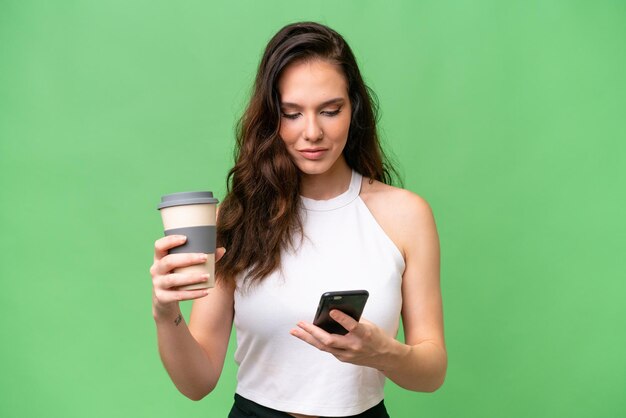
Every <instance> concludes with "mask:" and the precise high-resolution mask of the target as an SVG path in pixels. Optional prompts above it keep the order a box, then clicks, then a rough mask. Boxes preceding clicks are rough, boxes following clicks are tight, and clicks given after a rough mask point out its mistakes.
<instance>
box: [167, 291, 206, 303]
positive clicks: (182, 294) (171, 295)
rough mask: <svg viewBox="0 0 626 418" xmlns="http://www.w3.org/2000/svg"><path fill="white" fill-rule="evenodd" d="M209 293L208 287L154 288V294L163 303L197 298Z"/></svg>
mask: <svg viewBox="0 0 626 418" xmlns="http://www.w3.org/2000/svg"><path fill="white" fill-rule="evenodd" d="M208 294H209V289H196V290H162V289H158V291H156V290H155V295H156V297H157V299H158V300H159V302H160V303H161V304H163V305H165V304H168V303H174V302H182V301H184V300H192V299H199V298H202V297H205V296H206V295H208Z"/></svg>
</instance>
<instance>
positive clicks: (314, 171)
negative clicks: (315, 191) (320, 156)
mask: <svg viewBox="0 0 626 418" xmlns="http://www.w3.org/2000/svg"><path fill="white" fill-rule="evenodd" d="M297 166H298V169H299V170H300V171H301V172H302V174H306V175H309V176H315V175H318V174H324V173H326V172H327V171H328V170H330V166H329V165H328V164H320V163H314V164H311V163H310V162H309V161H307V162H305V163H304V164H297Z"/></svg>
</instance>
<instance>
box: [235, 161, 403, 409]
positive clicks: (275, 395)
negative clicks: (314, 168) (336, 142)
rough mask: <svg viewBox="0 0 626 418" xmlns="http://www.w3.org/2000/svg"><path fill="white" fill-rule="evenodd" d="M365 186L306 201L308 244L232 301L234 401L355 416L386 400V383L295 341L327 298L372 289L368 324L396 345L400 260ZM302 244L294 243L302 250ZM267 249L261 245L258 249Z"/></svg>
mask: <svg viewBox="0 0 626 418" xmlns="http://www.w3.org/2000/svg"><path fill="white" fill-rule="evenodd" d="M361 180H362V176H361V175H360V174H359V173H357V172H355V171H353V172H352V179H351V181H350V187H349V189H348V190H347V191H346V192H344V193H343V194H341V195H339V196H337V197H335V198H332V199H330V200H313V199H308V198H305V197H301V199H302V204H303V205H302V206H303V209H302V214H301V216H302V225H303V230H304V239H303V240H302V243H301V244H300V245H299V246H298V245H296V247H297V249H296V250H295V251H293V250H284V251H283V252H282V253H281V267H282V268H281V269H279V270H277V271H275V272H274V273H272V274H270V275H269V276H267V277H266V278H265V279H263V281H262V282H261V283H260V284H258V285H253V286H252V287H250V288H249V290H248V291H245V289H244V288H243V287H242V283H243V282H242V277H240V278H239V279H238V280H237V290H236V291H235V318H234V323H235V328H236V331H237V350H236V353H235V361H236V362H237V364H238V365H239V370H238V374H237V381H238V383H237V393H238V394H239V395H241V396H243V397H245V398H247V399H250V400H251V401H254V402H256V403H258V404H261V405H264V406H266V407H269V408H273V409H277V410H279V411H285V412H294V413H300V414H306V415H317V416H320V415H321V416H349V415H356V414H359V413H361V412H363V411H365V410H367V409H369V408H371V407H372V406H374V405H376V404H378V403H379V402H380V401H381V400H382V399H383V386H384V383H385V376H384V375H383V374H382V373H381V372H379V371H378V370H376V369H373V368H370V367H363V366H355V365H353V364H349V363H342V362H340V361H339V360H337V359H336V358H335V357H334V356H332V355H331V354H329V353H326V352H323V351H320V350H318V349H317V348H315V347H312V346H310V345H309V344H307V343H305V342H304V341H302V340H300V339H298V338H297V337H294V336H292V335H291V334H290V333H289V331H290V330H291V329H293V328H296V327H297V326H296V324H297V323H298V321H301V320H304V321H308V322H313V316H314V315H315V311H316V308H317V305H318V302H319V299H320V296H321V295H322V293H324V292H328V291H336V290H355V289H366V290H367V291H369V294H370V296H369V299H368V301H367V304H366V306H365V310H364V311H363V318H365V319H367V320H369V321H371V322H373V323H375V324H376V325H378V326H379V327H380V328H382V329H383V330H384V331H385V332H386V333H387V334H388V335H390V336H392V337H394V338H395V336H396V334H397V331H398V325H399V319H400V310H401V307H402V294H401V290H400V287H401V282H402V274H403V272H404V266H405V265H404V259H403V257H402V254H401V253H400V251H399V250H398V248H397V247H396V246H395V244H394V243H393V242H392V241H391V239H390V238H389V237H388V236H387V235H386V234H385V232H384V231H383V230H382V228H381V227H380V225H379V224H378V223H377V222H376V220H375V219H374V217H373V216H372V214H371V213H370V211H369V209H368V208H367V206H365V203H363V201H362V200H361V198H360V197H359V193H360V190H361ZM299 242H300V241H299V240H298V239H297V238H296V243H299ZM259 245H263V243H259Z"/></svg>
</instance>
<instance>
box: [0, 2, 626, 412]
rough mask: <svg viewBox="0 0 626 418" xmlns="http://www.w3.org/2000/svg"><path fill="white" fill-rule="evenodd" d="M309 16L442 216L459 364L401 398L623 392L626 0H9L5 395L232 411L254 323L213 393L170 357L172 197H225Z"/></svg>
mask: <svg viewBox="0 0 626 418" xmlns="http://www.w3.org/2000/svg"><path fill="white" fill-rule="evenodd" d="M298 20H314V21H319V22H321V23H325V24H328V25H330V26H331V27H333V28H335V29H336V30H337V31H339V32H340V33H342V34H343V35H344V36H345V38H346V39H347V40H348V42H349V43H350V45H351V46H352V48H353V50H354V51H355V54H356V56H357V59H358V61H359V64H360V65H361V69H362V72H363V75H364V77H365V79H366V81H367V82H368V83H369V85H370V86H371V87H372V88H373V89H374V90H375V91H376V93H377V94H378V97H379V100H380V106H381V121H380V128H381V134H382V137H383V140H384V144H385V147H386V149H387V150H388V151H389V152H390V153H391V155H392V156H393V158H394V161H395V163H396V164H397V166H398V168H399V170H400V172H401V174H402V178H403V180H404V185H405V187H406V188H408V189H410V190H412V191H414V192H416V193H418V194H420V195H421V196H423V197H424V198H426V199H427V200H428V201H429V202H430V204H431V206H432V207H433V210H434V213H435V216H436V220H437V224H438V228H439V233H440V236H441V247H442V276H441V277H442V287H443V296H444V308H445V332H446V342H447V347H448V353H449V368H448V374H447V379H446V382H445V384H444V386H443V387H442V388H441V389H440V390H438V391H437V392H435V393H430V394H428V393H412V392H407V391H405V390H402V389H400V388H399V387H397V386H395V385H394V384H393V383H392V382H388V383H387V386H386V403H387V405H388V409H389V411H390V413H391V416H392V417H394V418H413V417H515V418H516V417H520V418H521V417H560V416H568V417H623V416H626V396H624V394H625V390H626V320H625V318H626V302H625V299H626V280H625V279H626V262H625V260H626V257H625V256H624V253H625V250H626V245H625V242H626V222H625V220H624V215H625V211H624V205H625V204H626V198H625V189H626V188H625V184H626V173H625V168H624V167H625V166H626V164H625V163H626V124H625V122H624V120H625V119H626V118H624V115H625V109H626V2H624V1H619V0H615V1H610V0H598V1H574V0H572V1H565V0H562V1H558V0H554V1H547V0H546V1H532V0H531V1H497V0H475V1H469V0H468V1H422V0H418V1H363V0H361V1H326V0H321V1H318V2H297V1H289V2H287V1H277V0H272V1H270V0H267V1H229V2H226V1H222V2H209V1H180V2H174V1H165V0H150V1H148V0H131V1H129V0H124V1H120V0H107V1H96V0H92V1H88V0H73V1H71V0H67V1H66V0H61V1H55V2H50V1H30V0H0V227H1V229H2V231H1V232H0V260H1V262H0V280H1V286H0V327H1V328H0V329H1V331H2V343H1V344H0V416H2V417H42V416H46V417H111V416H120V417H151V418H157V417H172V416H176V417H225V416H226V414H227V411H228V410H229V408H230V405H231V402H232V396H233V391H234V388H235V376H236V365H235V363H234V360H233V348H234V344H231V348H230V351H229V353H228V355H227V356H228V357H227V361H226V366H225V370H224V373H223V375H222V378H221V380H220V383H219V386H218V388H217V389H216V390H215V391H214V392H213V393H212V394H210V395H209V396H208V397H207V398H205V399H204V400H202V401H200V402H192V401H190V400H187V399H186V398H184V397H183V396H182V395H180V394H179V393H178V392H177V390H176V389H175V387H174V386H173V384H172V383H171V381H170V380H169V378H168V376H167V374H166V372H165V370H164V368H163V367H162V365H161V363H160V360H159V357H158V353H157V348H156V340H155V327H154V324H153V321H152V316H151V281H150V275H149V273H148V269H149V267H150V264H151V262H152V249H153V242H154V240H155V239H157V238H159V237H160V236H162V229H161V228H162V227H161V223H160V222H161V221H160V218H159V213H158V212H157V210H156V204H157V202H158V200H159V197H160V196H161V195H162V194H166V193H171V192H176V191H182V190H197V189H213V190H214V191H215V192H216V194H217V196H218V197H219V198H220V199H221V198H223V197H224V192H225V189H226V183H225V181H226V174H227V172H228V169H229V168H230V167H231V164H232V150H233V143H234V126H235V123H236V120H237V118H238V116H239V115H240V114H241V112H242V110H243V106H244V104H245V103H246V98H247V97H248V94H249V91H250V87H251V84H252V80H253V77H254V74H255V70H256V66H257V64H258V61H259V58H260V56H261V53H262V50H263V48H264V46H265V44H266V42H267V41H268V40H269V39H270V37H271V36H272V35H273V34H274V33H275V32H276V31H277V30H278V29H279V28H281V27H282V26H283V25H285V24H287V23H291V22H294V21H298ZM189 308H190V305H189V304H185V305H184V312H185V313H186V314H188V312H189ZM233 343H234V340H233Z"/></svg>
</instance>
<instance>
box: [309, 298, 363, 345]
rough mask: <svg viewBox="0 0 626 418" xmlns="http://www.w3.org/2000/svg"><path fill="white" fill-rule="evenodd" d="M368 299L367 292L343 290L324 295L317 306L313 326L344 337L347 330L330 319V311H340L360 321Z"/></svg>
mask: <svg viewBox="0 0 626 418" xmlns="http://www.w3.org/2000/svg"><path fill="white" fill-rule="evenodd" d="M368 297H369V292H368V291H367V290H343V291H339V292H326V293H324V294H323V295H322V297H321V298H320V303H319V305H318V306H317V312H316V313H315V319H314V320H313V325H317V326H318V327H320V328H322V329H323V330H325V331H326V332H329V333H331V334H340V335H346V334H347V333H348V330H347V329H345V328H344V327H342V326H341V325H340V324H339V322H337V321H335V320H334V319H332V318H331V317H330V311H331V310H333V309H337V310H340V311H341V312H343V313H345V314H346V315H349V316H351V317H352V318H354V320H356V321H358V320H359V319H361V314H362V313H363V309H364V308H365V302H367V298H368Z"/></svg>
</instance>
